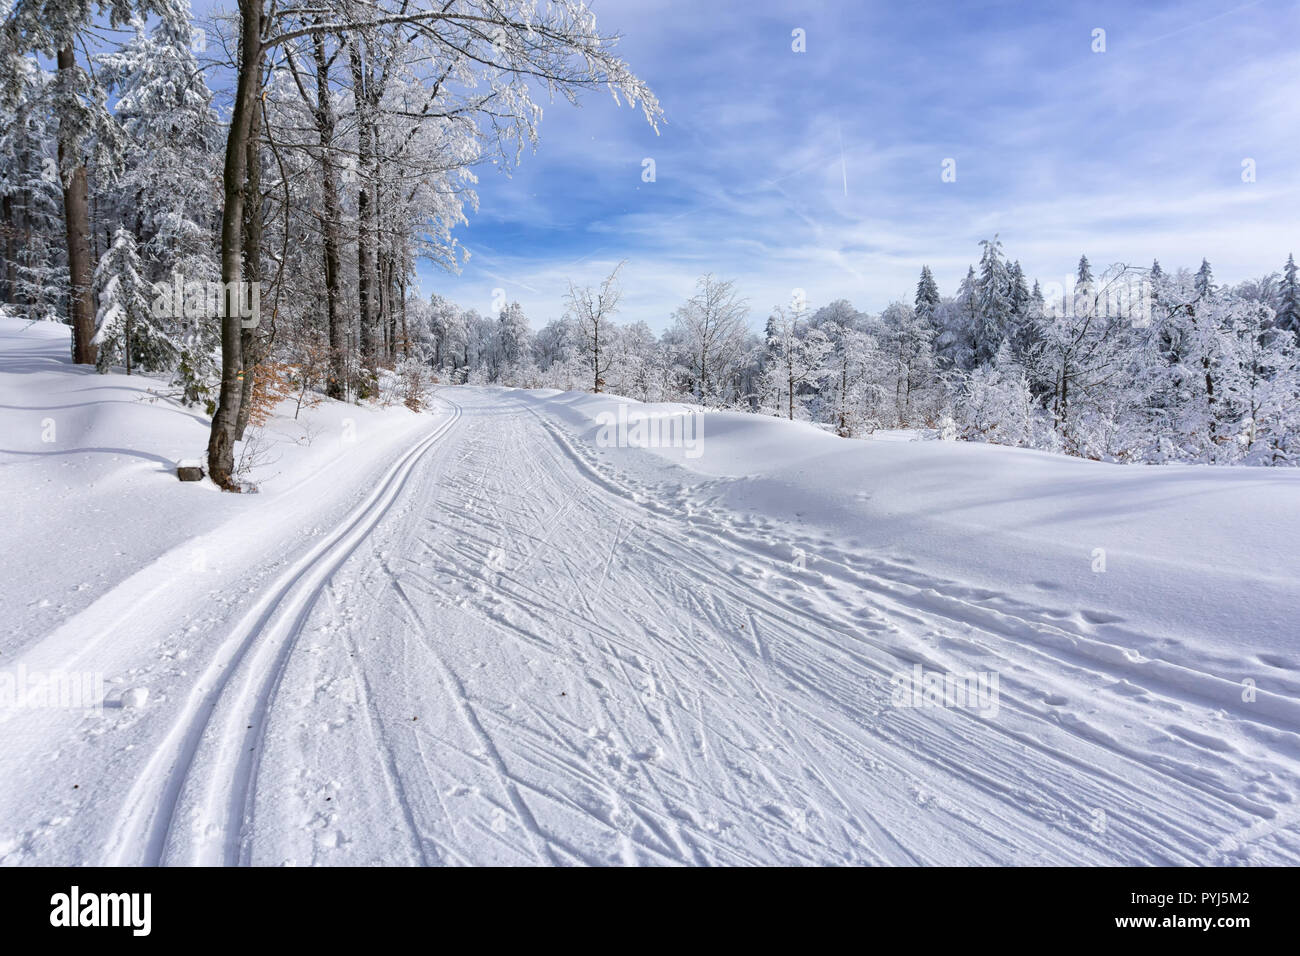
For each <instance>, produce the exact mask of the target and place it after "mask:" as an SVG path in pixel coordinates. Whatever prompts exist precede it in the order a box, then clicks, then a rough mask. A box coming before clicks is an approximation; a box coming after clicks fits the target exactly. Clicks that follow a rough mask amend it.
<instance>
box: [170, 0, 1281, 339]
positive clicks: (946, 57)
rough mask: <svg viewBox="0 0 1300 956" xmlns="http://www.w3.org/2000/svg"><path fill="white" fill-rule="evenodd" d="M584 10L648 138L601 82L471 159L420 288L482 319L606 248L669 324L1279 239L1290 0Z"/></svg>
mask: <svg viewBox="0 0 1300 956" xmlns="http://www.w3.org/2000/svg"><path fill="white" fill-rule="evenodd" d="M194 5H195V8H196V9H197V10H199V11H200V12H201V13H207V12H209V11H210V10H211V9H212V7H213V6H216V7H218V8H221V7H227V6H230V5H231V4H229V3H228V2H225V0H217V2H216V3H211V2H208V0H195V3H194ZM592 6H593V8H594V9H595V11H596V12H597V17H598V22H599V25H600V27H601V29H602V31H603V32H614V33H619V34H622V35H623V38H624V39H623V42H622V44H621V47H620V48H621V50H622V53H623V55H624V57H625V58H626V59H627V60H628V62H629V63H630V64H631V65H632V67H633V68H634V69H635V70H636V72H637V73H638V74H639V75H640V76H642V77H643V78H644V79H645V80H646V81H647V82H649V83H650V85H651V86H652V87H653V88H654V90H655V92H656V93H657V94H658V96H659V98H660V101H661V103H662V105H663V108H664V111H665V114H666V122H665V123H664V124H663V125H662V126H661V128H660V132H659V135H656V134H655V133H654V131H653V130H651V129H650V128H649V126H648V125H647V124H646V123H645V121H644V120H643V118H642V117H641V115H640V113H639V112H636V111H633V110H629V109H627V108H626V107H625V106H624V107H622V108H620V107H617V106H615V105H614V103H613V102H612V101H611V100H610V98H609V97H608V96H605V95H600V94H594V93H593V94H590V95H588V96H587V97H585V99H584V101H583V104H582V106H581V108H575V107H573V106H571V105H569V104H568V103H567V102H564V101H563V100H561V101H557V102H554V103H548V104H547V105H546V112H545V118H544V120H543V122H542V125H541V142H540V145H539V148H538V150H537V151H536V152H535V153H526V154H525V156H524V158H523V161H522V163H521V165H520V166H519V167H518V168H517V169H515V170H514V171H513V174H512V175H511V176H509V177H507V176H505V175H504V174H502V173H501V172H500V171H498V170H496V169H493V168H491V167H485V168H483V169H482V170H481V171H480V183H479V189H478V191H479V196H480V208H479V210H478V212H477V213H471V216H470V219H471V221H470V224H469V225H468V226H467V227H461V228H460V229H458V230H457V231H456V236H457V238H458V239H459V240H460V241H461V242H462V243H463V245H464V246H465V248H467V249H468V250H469V251H470V253H471V258H470V259H469V261H468V262H467V263H466V264H465V265H464V267H463V269H462V270H461V272H460V273H459V274H449V273H446V272H443V271H441V270H440V269H437V268H436V267H433V266H430V265H425V266H422V268H421V271H420V283H421V286H422V289H423V292H424V293H425V294H428V293H430V292H438V293H440V294H442V295H445V296H448V297H450V298H451V299H453V300H455V301H456V302H458V303H459V304H461V305H462V306H463V307H466V308H475V309H477V310H478V311H480V312H483V313H487V312H490V311H491V308H492V303H493V300H494V294H495V293H496V290H502V291H503V292H504V294H505V296H506V297H507V299H517V300H519V301H520V302H521V303H522V304H523V306H524V309H525V313H526V314H527V315H528V317H529V319H530V321H531V324H532V326H533V328H535V329H536V328H539V327H541V325H543V324H544V323H545V322H546V321H547V320H548V319H551V318H555V317H558V316H559V315H560V314H561V313H562V311H563V294H564V291H565V289H566V287H567V282H568V280H569V279H570V278H571V279H573V280H574V281H575V282H577V283H595V282H598V281H599V279H600V278H601V277H602V276H603V275H604V274H605V273H607V272H608V271H609V269H610V268H612V267H613V266H614V264H616V263H617V262H618V261H619V260H622V259H626V260H627V266H626V267H625V271H624V273H623V278H624V283H623V285H624V289H625V297H624V304H623V311H622V313H621V315H620V316H619V319H620V320H621V321H635V320H644V321H646V322H647V323H648V324H649V325H650V326H651V328H653V329H655V330H656V331H658V330H660V329H662V328H664V327H665V326H666V324H667V323H668V322H669V321H670V316H671V314H672V311H673V309H674V308H675V307H676V306H677V305H678V304H680V303H681V302H682V301H683V300H684V299H685V298H686V297H687V296H688V295H690V293H691V291H692V289H693V287H694V284H695V280H696V279H697V278H698V277H699V276H700V275H701V274H703V273H705V272H713V273H715V274H717V275H720V276H723V277H725V278H730V279H734V280H736V283H737V286H738V288H739V290H740V292H741V294H742V295H744V296H745V297H746V298H747V299H748V300H749V302H750V305H751V322H752V323H753V324H754V325H755V326H756V327H757V326H760V325H761V324H762V321H763V319H764V318H765V317H766V315H767V314H768V312H769V311H770V310H771V308H772V306H773V305H775V304H776V303H778V302H780V303H786V302H789V300H790V297H791V293H792V290H794V289H802V290H804V292H805V294H806V297H807V301H808V302H809V303H810V304H811V305H813V306H814V307H815V306H817V305H821V304H824V303H826V302H828V301H830V300H832V299H835V298H841V297H843V298H848V299H850V300H851V301H852V302H853V303H854V304H855V305H856V306H857V307H858V308H860V309H864V310H867V311H871V312H876V311H879V310H880V309H881V308H883V307H884V306H885V305H887V304H888V303H889V302H890V301H891V300H893V299H897V298H908V299H910V297H911V295H912V291H913V289H914V288H915V285H916V277H917V274H918V272H919V271H920V267H921V265H922V264H923V263H928V264H929V265H930V267H931V268H932V270H933V271H934V273H935V276H936V278H937V279H938V282H939V286H940V290H941V291H942V292H943V293H944V294H945V295H948V294H951V293H952V292H953V291H954V290H955V287H956V284H957V282H958V281H959V280H960V278H961V277H962V275H963V274H964V273H965V271H966V268H967V266H968V265H969V264H970V263H972V262H974V261H976V260H977V258H978V255H979V247H978V242H979V240H981V239H983V238H987V237H991V236H992V235H993V234H994V233H997V234H999V235H1000V236H1001V238H1002V241H1003V244H1004V247H1005V249H1006V251H1007V253H1008V254H1009V255H1010V256H1012V257H1013V258H1018V259H1020V261H1021V263H1022V264H1023V266H1024V268H1025V271H1026V272H1027V273H1028V274H1029V275H1030V276H1031V277H1037V278H1039V279H1041V280H1043V282H1044V283H1045V284H1046V283H1048V282H1062V281H1063V280H1064V279H1065V277H1066V275H1067V274H1068V273H1071V272H1072V271H1073V269H1074V266H1075V263H1077V261H1078V258H1079V255H1080V254H1081V253H1087V255H1088V257H1089V259H1090V260H1091V261H1092V263H1093V265H1094V268H1095V269H1097V270H1100V268H1102V267H1104V266H1106V265H1107V264H1110V263H1113V262H1120V261H1123V262H1131V263H1137V264H1141V265H1148V264H1149V263H1150V261H1151V259H1152V257H1158V258H1159V259H1160V260H1161V263H1162V264H1163V265H1165V266H1166V267H1167V268H1172V267H1175V266H1178V265H1185V266H1189V267H1195V266H1196V265H1198V264H1199V263H1200V260H1201V257H1202V256H1205V257H1208V258H1209V259H1210V261H1211V263H1212V264H1213V266H1214V268H1215V271H1216V274H1217V276H1218V277H1219V278H1220V280H1227V281H1237V280H1240V279H1243V278H1247V277H1253V276H1257V275H1260V274H1263V273H1264V272H1267V271H1270V270H1276V269H1279V268H1280V267H1281V265H1282V263H1283V262H1284V261H1285V258H1286V255H1287V253H1288V252H1291V251H1295V252H1296V253H1297V254H1300V42H1297V39H1298V38H1300V2H1297V0H1255V2H1246V3H1241V2H1232V0H1223V2H1209V0H1193V2H1180V3H1170V2H1146V0H1144V2H1142V3H1141V4H1135V3H1133V2H1132V0H1129V2H1096V3H1071V2H1054V0H1038V2H1011V0H1005V2H998V0H990V2H978V0H976V2H955V0H949V2H929V0H909V2H904V3H897V2H896V3H889V4H885V3H881V2H878V0H858V2H853V0H826V2H786V3H781V2H774V0H750V2H741V0H594V2H593V3H592ZM796 28H798V29H802V30H803V31H805V35H806V52H804V53H796V52H794V51H793V50H792V49H791V44H792V38H791V31H792V30H795V29H796ZM1098 28H1100V29H1104V30H1105V31H1106V35H1105V41H1106V49H1105V52H1104V53H1095V52H1093V49H1092V47H1093V31H1094V30H1095V29H1098ZM211 79H212V82H214V83H217V84H218V85H219V84H220V80H219V78H218V77H215V76H214V77H212V78H211ZM647 157H648V158H653V159H654V161H655V166H656V181H655V182H653V183H645V182H643V181H642V177H641V174H642V161H643V160H644V159H646V158H647ZM948 158H951V159H953V160H955V161H956V174H957V175H956V181H955V182H951V183H945V182H942V181H941V175H940V174H941V171H942V163H943V161H944V160H945V159H948ZM1246 159H1252V160H1254V162H1255V169H1256V181H1255V182H1253V183H1244V182H1243V181H1242V162H1243V160H1246Z"/></svg>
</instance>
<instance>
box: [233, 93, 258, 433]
mask: <svg viewBox="0 0 1300 956" xmlns="http://www.w3.org/2000/svg"><path fill="white" fill-rule="evenodd" d="M257 86H258V89H257V98H256V99H255V100H254V108H253V116H252V119H251V120H250V121H249V124H248V143H247V146H246V155H245V157H244V164H245V165H246V167H247V169H246V171H245V176H244V276H245V277H246V279H247V281H248V282H249V283H250V285H251V286H252V289H253V291H252V292H251V294H252V295H259V294H260V293H261V289H262V110H261V104H260V102H259V101H260V98H261V95H262V90H261V87H262V71H261V69H260V68H259V69H258V71H257ZM239 348H240V351H241V353H242V355H241V358H242V360H243V365H244V369H243V371H244V380H243V384H242V387H241V388H240V390H239V414H238V415H237V416H235V441H243V440H244V430H245V429H247V428H248V416H249V415H250V414H251V413H252V411H253V386H254V384H255V379H256V377H257V363H258V362H259V361H260V360H261V356H260V355H259V354H258V348H257V329H245V328H242V327H241V328H240V330H239Z"/></svg>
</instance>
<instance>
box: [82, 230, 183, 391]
mask: <svg viewBox="0 0 1300 956" xmlns="http://www.w3.org/2000/svg"><path fill="white" fill-rule="evenodd" d="M95 289H96V291H97V292H98V294H99V311H98V313H97V314H96V316H95V337H94V339H93V340H92V341H93V343H94V344H95V345H96V346H97V347H98V349H99V352H98V355H97V356H96V360H95V365H96V367H97V368H98V369H99V371H100V372H108V371H110V370H111V369H112V367H113V366H114V365H118V364H121V365H125V366H126V374H127V375H130V374H131V369H132V367H136V368H142V369H144V370H145V371H149V372H157V371H163V370H166V369H169V368H171V366H172V365H173V363H174V362H175V360H176V358H177V349H176V346H175V344H174V343H173V342H172V339H171V337H170V336H169V335H168V334H167V331H166V329H165V328H164V327H163V324H162V320H164V319H165V317H163V316H155V315H154V311H153V296H152V287H151V286H150V285H149V283H148V282H146V281H145V279H144V277H143V276H142V275H141V274H140V255H139V252H138V250H137V249H136V243H135V236H134V235H132V233H131V231H130V230H129V229H126V228H120V229H118V230H117V233H116V234H115V235H114V236H113V244H112V245H111V246H110V247H109V249H108V251H107V252H106V253H104V256H103V258H101V259H100V260H99V266H98V268H96V269H95Z"/></svg>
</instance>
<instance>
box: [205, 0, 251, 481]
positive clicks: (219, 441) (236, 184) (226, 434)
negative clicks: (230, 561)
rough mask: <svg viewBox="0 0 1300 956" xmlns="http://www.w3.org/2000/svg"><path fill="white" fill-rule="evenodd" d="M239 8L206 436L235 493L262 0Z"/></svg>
mask: <svg viewBox="0 0 1300 956" xmlns="http://www.w3.org/2000/svg"><path fill="white" fill-rule="evenodd" d="M239 10H240V19H241V24H240V49H239V75H238V78H237V81H236V86H235V104H234V111H233V113H232V114H231V117H230V129H229V130H228V132H227V134H226V160H225V166H224V168H223V171H222V184H223V187H224V190H225V201H224V204H223V206H222V210H221V281H222V282H223V283H225V284H226V290H227V291H226V296H225V309H224V312H225V314H224V315H222V317H221V392H220V397H219V400H218V403H217V412H216V414H215V415H213V416H212V433H211V435H210V436H209V438H208V474H209V475H210V476H211V477H212V480H213V481H214V482H216V483H217V484H218V485H220V486H221V487H222V488H224V489H225V490H227V491H238V490H239V487H238V486H237V485H236V484H235V481H234V470H235V422H236V421H237V420H238V418H239V401H240V395H241V392H242V383H241V382H240V380H239V373H240V370H241V368H242V366H243V347H242V346H243V342H242V339H241V335H240V333H241V332H242V331H243V330H242V328H241V327H240V325H241V323H240V319H239V308H238V302H237V301H235V296H236V295H237V294H238V289H239V283H240V282H241V281H242V280H243V227H244V188H245V183H244V179H245V176H246V173H247V170H246V164H247V162H248V139H249V130H250V128H251V126H252V122H253V111H254V110H256V109H257V87H258V85H259V76H260V73H261V68H262V36H261V29H262V16H261V14H262V0H240V5H239Z"/></svg>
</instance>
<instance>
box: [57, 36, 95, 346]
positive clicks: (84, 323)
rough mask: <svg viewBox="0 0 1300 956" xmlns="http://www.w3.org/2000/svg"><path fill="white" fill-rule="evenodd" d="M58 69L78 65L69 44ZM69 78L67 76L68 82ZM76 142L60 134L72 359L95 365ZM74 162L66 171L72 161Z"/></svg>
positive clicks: (82, 173)
mask: <svg viewBox="0 0 1300 956" xmlns="http://www.w3.org/2000/svg"><path fill="white" fill-rule="evenodd" d="M58 66H59V72H60V73H63V74H64V75H65V77H68V76H71V74H72V72H73V71H75V70H76V68H77V61H76V54H75V53H74V52H73V49H72V47H70V46H69V47H64V48H63V49H61V50H59V54H58ZM70 82H71V81H70V80H69V83H70ZM75 146H76V144H75V143H71V142H69V141H68V137H67V136H64V135H62V134H61V135H60V136H59V171H60V173H61V175H62V177H63V222H64V227H65V231H66V233H67V242H68V284H69V288H68V318H69V319H70V320H71V324H72V360H73V361H74V362H76V363H77V364H78V365H94V364H95V357H96V353H97V352H98V349H96V348H95V346H94V345H92V344H91V339H92V338H94V336H95V307H94V302H93V300H92V298H91V272H92V268H93V267H92V265H91V262H90V206H89V203H88V196H87V194H88V191H89V190H88V187H87V183H86V166H85V164H84V163H82V162H81V158H80V157H79V156H75V155H70V154H71V153H72V151H73V149H75ZM74 163H75V166H73V167H72V169H71V170H70V171H69V169H68V167H69V165H71V164H74Z"/></svg>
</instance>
